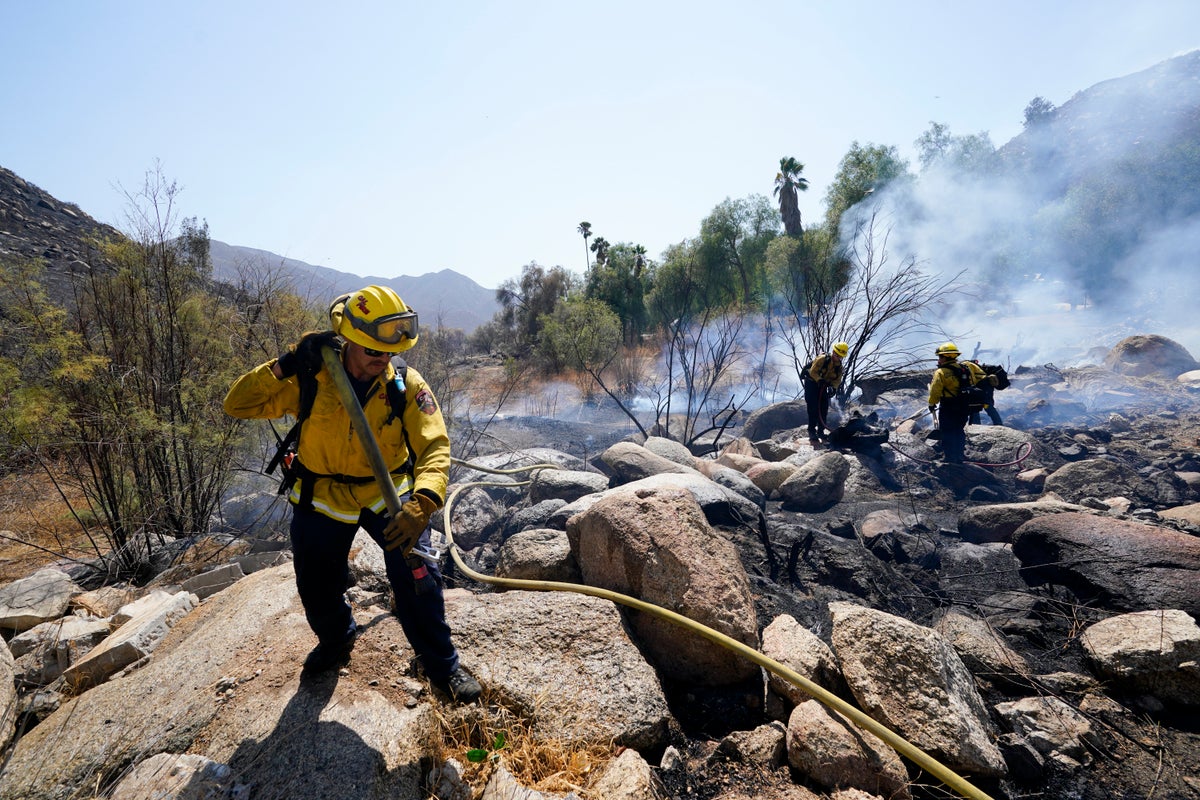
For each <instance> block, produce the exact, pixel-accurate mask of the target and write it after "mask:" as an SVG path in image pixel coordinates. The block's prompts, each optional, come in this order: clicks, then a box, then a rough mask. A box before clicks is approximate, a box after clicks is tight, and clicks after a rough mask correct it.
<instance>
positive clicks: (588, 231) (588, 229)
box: [575, 222, 592, 269]
mask: <svg viewBox="0 0 1200 800" xmlns="http://www.w3.org/2000/svg"><path fill="white" fill-rule="evenodd" d="M575 230H576V231H578V232H579V235H580V236H582V237H583V260H584V266H585V267H586V268H587V269H591V267H592V260H591V256H589V255H588V237H590V236H591V235H592V223H590V222H581V223H579V227H578V228H576V229H575Z"/></svg>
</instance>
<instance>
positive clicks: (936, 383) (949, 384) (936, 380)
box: [929, 361, 987, 406]
mask: <svg viewBox="0 0 1200 800" xmlns="http://www.w3.org/2000/svg"><path fill="white" fill-rule="evenodd" d="M955 364H957V365H958V366H964V367H966V368H967V370H968V371H969V372H970V373H971V385H972V386H974V385H975V384H977V383H979V382H980V381H981V380H983V379H985V378H986V377H987V374H986V373H985V372H984V371H983V368H982V367H980V366H979V365H978V364H976V363H975V362H973V361H963V362H961V363H959V362H955ZM955 364H950V365H947V366H944V367H938V368H937V369H935V370H934V371H933V380H931V381H930V382H929V405H931V406H936V405H937V404H938V403H940V402H941V401H942V400H946V399H948V398H951V397H957V396H958V390H959V380H958V369H957V367H956V366H955Z"/></svg>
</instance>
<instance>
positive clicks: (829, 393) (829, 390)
mask: <svg viewBox="0 0 1200 800" xmlns="http://www.w3.org/2000/svg"><path fill="white" fill-rule="evenodd" d="M835 394H837V389H834V388H833V387H832V386H826V387H825V396H826V397H833V396H834V395H835Z"/></svg>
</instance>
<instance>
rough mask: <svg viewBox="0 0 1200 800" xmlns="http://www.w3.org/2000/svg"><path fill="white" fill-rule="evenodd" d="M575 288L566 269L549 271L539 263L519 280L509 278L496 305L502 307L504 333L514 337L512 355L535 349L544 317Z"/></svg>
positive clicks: (527, 268) (526, 269)
mask: <svg viewBox="0 0 1200 800" xmlns="http://www.w3.org/2000/svg"><path fill="white" fill-rule="evenodd" d="M572 285H573V279H572V277H571V274H570V273H569V272H567V271H566V270H565V269H563V268H562V267H551V268H550V269H546V268H545V267H542V266H539V265H538V264H537V262H531V263H529V264H526V265H525V266H524V267H523V268H522V270H521V277H520V278H519V279H513V278H509V279H508V280H506V281H505V282H504V283H502V284H501V285H500V288H499V289H497V290H496V302H498V303H499V304H500V311H499V312H497V320H498V322H499V323H500V325H499V328H500V329H502V330H505V331H508V332H510V333H512V334H513V338H512V341H511V345H512V347H513V348H515V352H513V353H511V355H519V354H523V353H527V352H530V351H531V350H532V349H533V348H534V346H535V345H536V343H537V339H538V334H539V333H540V332H541V329H542V325H543V324H544V317H546V316H547V315H549V314H550V313H551V312H552V311H554V307H555V306H556V305H558V301H559V300H560V299H562V298H564V297H566V296H567V295H568V294H569V293H570V291H571V288H572ZM497 344H502V342H497Z"/></svg>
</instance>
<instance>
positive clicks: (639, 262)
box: [633, 244, 646, 278]
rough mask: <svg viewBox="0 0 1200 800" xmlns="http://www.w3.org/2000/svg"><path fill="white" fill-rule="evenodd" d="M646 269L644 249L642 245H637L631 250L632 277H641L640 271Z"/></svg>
mask: <svg viewBox="0 0 1200 800" xmlns="http://www.w3.org/2000/svg"><path fill="white" fill-rule="evenodd" d="M645 268H646V248H645V247H643V246H642V245H640V244H639V245H637V246H636V247H634V248H633V275H634V277H635V278H640V277H641V276H642V270H643V269H645Z"/></svg>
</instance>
